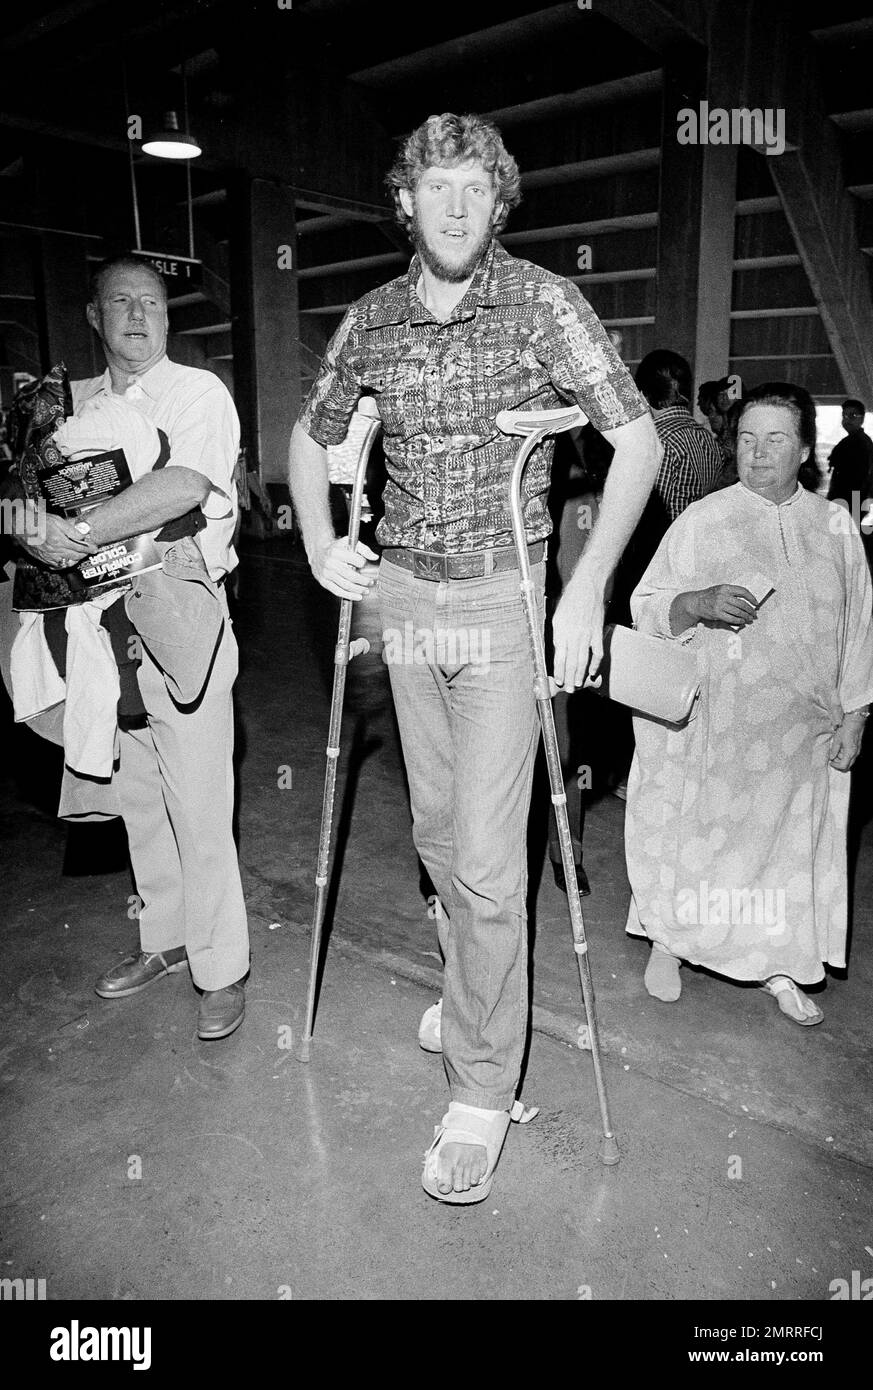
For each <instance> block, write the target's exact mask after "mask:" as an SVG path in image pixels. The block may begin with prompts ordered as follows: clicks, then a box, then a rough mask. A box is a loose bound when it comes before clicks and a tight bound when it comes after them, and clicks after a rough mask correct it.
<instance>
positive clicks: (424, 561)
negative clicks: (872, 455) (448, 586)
mask: <svg viewBox="0 0 873 1390" xmlns="http://www.w3.org/2000/svg"><path fill="white" fill-rule="evenodd" d="M412 572H413V574H414V575H415V577H416V578H417V579H432V580H436V579H445V577H446V557H445V555H427V554H422V553H421V552H420V551H414V552H413V556H412Z"/></svg>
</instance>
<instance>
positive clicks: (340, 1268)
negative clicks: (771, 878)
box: [0, 542, 873, 1301]
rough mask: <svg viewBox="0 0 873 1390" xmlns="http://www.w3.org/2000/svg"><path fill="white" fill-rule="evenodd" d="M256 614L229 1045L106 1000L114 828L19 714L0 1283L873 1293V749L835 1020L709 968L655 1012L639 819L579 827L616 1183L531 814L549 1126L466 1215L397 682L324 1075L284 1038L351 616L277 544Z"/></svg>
mask: <svg viewBox="0 0 873 1390" xmlns="http://www.w3.org/2000/svg"><path fill="white" fill-rule="evenodd" d="M236 614H237V618H236V621H237V631H238V635H239V637H240V641H241V645H242V648H243V653H244V667H243V673H242V676H241V680H240V685H239V687H238V691H239V699H238V706H239V716H240V718H239V725H240V733H239V745H240V746H239V754H240V756H239V780H240V801H239V805H240V814H239V830H240V852H241V861H242V864H243V872H244V880H245V886H246V893H247V900H248V903H249V909H250V922H251V929H252V953H253V964H252V976H251V981H250V984H249V988H248V1014H247V1019H246V1022H245V1024H244V1026H243V1028H242V1029H241V1030H240V1031H239V1032H238V1033H237V1034H236V1035H234V1037H232V1038H231V1039H229V1040H227V1041H226V1042H222V1043H219V1044H203V1043H200V1042H198V1041H197V1039H196V1036H195V1029H194V1024H195V1017H196V996H195V994H194V992H193V990H192V988H191V985H190V981H189V980H188V977H187V976H185V975H182V976H174V977H172V978H170V979H168V980H164V981H161V982H160V983H159V984H158V985H156V986H155V987H154V988H153V989H151V990H149V991H147V992H146V993H145V994H143V995H141V996H138V997H135V998H133V999H129V1000H125V1001H118V1002H116V1003H114V1004H113V1003H109V1002H106V1001H103V1000H100V999H98V998H97V996H96V995H94V994H93V992H92V985H93V980H94V978H95V977H96V974H97V973H98V971H99V970H100V969H101V968H103V967H104V966H105V965H106V964H107V962H108V961H111V960H112V958H113V955H117V956H120V955H122V954H123V953H124V952H125V951H127V950H129V949H131V947H132V945H133V943H134V941H135V925H134V923H133V922H132V921H130V920H129V919H128V916H127V911H128V899H129V897H130V895H131V894H132V893H133V891H134V890H133V886H132V884H131V881H130V877H129V874H128V872H127V871H126V869H125V868H124V843H123V836H122V835H121V834H120V833H119V831H118V827H117V826H116V827H114V828H106V827H103V828H96V829H94V828H90V829H86V828H78V829H76V830H75V831H73V832H70V833H69V834H68V832H67V830H66V828H65V827H64V826H62V825H60V824H59V823H58V822H57V821H56V820H55V819H54V818H53V805H52V797H53V794H54V787H55V786H56V782H57V776H58V772H59V769H58V766H57V757H56V756H55V755H54V754H53V752H52V750H51V749H50V748H48V747H47V746H46V745H43V744H41V743H40V742H39V741H38V740H36V739H34V737H33V736H32V735H30V734H29V733H27V732H26V731H22V730H20V729H19V730H10V728H9V725H8V715H7V712H6V710H5V707H4V711H3V720H4V725H5V727H4V744H5V746H6V747H7V749H9V750H10V752H9V755H8V758H7V761H6V764H5V768H4V772H3V774H2V775H0V819H2V829H3V841H4V849H3V865H4V874H3V905H2V940H3V950H4V956H3V958H4V970H3V982H2V1001H3V1009H4V1016H5V1018H6V1022H7V1027H6V1029H5V1030H4V1037H5V1042H4V1044H3V1047H2V1051H0V1064H2V1065H0V1085H2V1105H3V1116H4V1120H5V1123H4V1127H3V1128H4V1140H3V1148H4V1159H3V1166H2V1177H0V1203H2V1206H0V1211H2V1239H0V1262H2V1269H0V1274H2V1275H3V1276H5V1277H10V1278H13V1277H19V1276H20V1277H23V1278H25V1277H33V1278H40V1277H42V1278H45V1279H46V1281H47V1293H48V1297H49V1298H77V1299H79V1298H86V1299H91V1298H116V1299H136V1298H166V1299H170V1298H198V1299H239V1298H247V1299H251V1298H268V1299H269V1298H276V1297H277V1296H278V1294H279V1291H280V1290H281V1291H282V1292H283V1293H284V1294H285V1296H291V1297H293V1298H295V1299H386V1298H402V1299H469V1298H476V1299H489V1300H493V1299H548V1300H574V1299H578V1298H580V1297H589V1296H590V1297H593V1298H595V1299H666V1300H685V1299H697V1298H703V1299H715V1298H727V1299H732V1300H753V1301H755V1300H760V1301H767V1300H782V1299H805V1300H812V1301H822V1300H825V1299H827V1298H828V1286H829V1284H830V1282H831V1280H833V1279H835V1278H846V1279H851V1275H852V1271H853V1270H860V1271H861V1278H866V1277H868V1276H869V1275H870V1274H871V1273H873V1254H871V1246H873V1241H871V1235H873V1220H871V1217H873V1182H871V1165H873V1125H871V1117H870V1107H869V1099H870V1094H871V1086H870V1075H871V1048H870V1032H869V1026H868V1016H869V1005H868V1001H869V998H870V986H871V975H873V949H871V941H870V932H871V913H870V908H869V906H868V904H869V902H870V888H871V876H873V867H871V865H873V856H871V854H870V848H871V838H873V837H871V828H870V820H871V808H870V806H869V805H868V804H867V802H866V800H865V798H864V796H863V795H862V793H863V792H864V788H865V787H866V786H867V785H868V783H869V771H868V768H869V759H868V760H867V768H861V770H860V772H859V774H858V777H857V778H856V782H857V790H858V796H857V798H856V801H857V804H856V807H855V825H856V838H858V839H859V841H860V855H859V859H858V868H857V878H856V892H855V897H856V911H855V924H854V941H853V949H852V956H851V960H850V969H849V972H848V976H847V978H845V979H837V978H831V979H829V982H828V985H827V988H826V989H825V990H824V991H823V992H822V994H821V995H820V996H819V1002H820V1003H821V1004H822V1007H823V1008H824V1009H825V1013H826V1019H825V1023H824V1024H822V1025H821V1026H820V1027H818V1028H815V1029H809V1030H802V1029H799V1028H797V1027H795V1026H793V1025H791V1024H790V1023H788V1022H787V1021H786V1020H784V1019H782V1017H781V1016H780V1015H779V1014H778V1012H777V1010H776V1006H775V1002H774V1001H773V1000H770V999H768V998H766V997H765V996H764V995H763V994H761V993H760V992H759V991H756V990H752V989H742V988H738V987H736V986H733V985H730V984H729V983H727V982H725V981H721V980H717V979H714V978H712V977H710V976H707V975H706V974H705V973H704V972H701V971H690V970H686V971H683V996H682V1000H681V1001H680V1003H678V1004H676V1005H661V1004H656V1003H655V1001H653V1000H651V999H650V998H649V997H648V995H646V993H645V991H644V990H643V987H642V971H643V968H644V964H645V948H644V947H643V946H642V945H641V944H640V943H638V942H633V941H630V940H628V939H627V938H626V937H625V936H624V933H623V930H622V927H623V922H624V914H625V911H626V903H627V885H626V879H625V877H624V868H623V852H622V841H621V830H622V825H621V822H622V815H623V805H622V803H621V802H619V801H617V800H616V799H615V798H613V797H608V796H607V797H605V798H604V799H602V800H601V801H599V802H597V803H596V804H595V805H594V807H593V808H592V810H591V811H590V813H589V818H588V824H587V828H586V865H587V867H588V871H589V874H590V877H591V880H592V884H593V889H594V891H593V895H592V897H591V898H590V899H587V900H586V902H585V918H586V927H587V930H588V935H589V940H590V943H591V956H592V964H593V970H594V975H595V984H596V988H597V992H598V1005H599V1014H600V1021H601V1027H602V1033H603V1043H604V1047H605V1050H606V1070H607V1081H608V1085H609V1087H610V1092H611V1100H612V1105H613V1109H614V1112H615V1113H614V1117H615V1125H616V1129H617V1131H618V1133H619V1137H620V1142H621V1148H622V1154H623V1158H622V1162H621V1164H620V1165H619V1166H618V1167H617V1168H615V1169H611V1170H607V1169H604V1168H603V1167H602V1166H601V1165H600V1163H599V1161H598V1157H597V1133H598V1129H597V1106H596V1099H595V1095H594V1088H593V1083H592V1077H591V1065H590V1058H589V1056H588V1055H587V1054H586V1053H584V1052H582V1051H580V1050H579V1049H578V1047H577V1046H576V1045H575V1043H576V1032H577V1028H578V1025H579V1023H580V1022H581V1020H582V1012H581V1005H580V1002H579V990H578V981H577V978H576V972H575V963H574V959H573V953H572V950H571V948H570V945H569V925H568V921H567V915H566V908H565V900H564V898H563V897H562V895H560V894H559V893H558V892H557V890H556V889H555V888H554V886H553V884H552V880H551V875H550V874H549V873H547V874H546V875H544V876H542V875H541V857H542V838H541V836H540V835H538V833H537V830H536V827H537V826H538V825H540V824H541V817H540V818H537V819H536V820H535V821H534V827H535V829H534V834H533V844H532V861H533V864H534V867H535V873H534V883H533V886H532V907H533V911H534V920H535V931H534V936H535V948H534V955H533V978H534V1003H535V1008H534V1022H535V1032H534V1035H533V1042H532V1047H531V1053H530V1060H529V1066H528V1070H527V1075H526V1079H525V1084H524V1092H523V1095H524V1099H525V1101H526V1102H527V1103H528V1104H536V1105H539V1106H540V1107H541V1113H540V1115H539V1116H538V1118H537V1119H536V1120H535V1121H534V1122H533V1123H532V1124H531V1125H529V1126H525V1127H523V1128H521V1129H519V1128H518V1127H515V1126H513V1129H512V1132H511V1133H510V1136H509V1139H508V1141H507V1148H506V1151H505V1153H504V1157H503V1160H502V1161H501V1165H500V1169H499V1172H498V1177H497V1181H496V1183H495V1187H494V1191H493V1194H492V1197H491V1198H490V1199H489V1200H488V1201H487V1202H485V1203H484V1204H482V1205H480V1206H477V1207H471V1208H466V1209H457V1208H456V1209H451V1208H445V1207H442V1206H440V1205H439V1204H437V1203H435V1202H432V1201H430V1200H429V1199H428V1198H427V1197H426V1196H425V1195H424V1193H423V1192H422V1191H421V1188H420V1186H419V1173H420V1167H421V1156H422V1154H423V1151H424V1149H425V1147H426V1145H427V1142H428V1139H429V1136H430V1134H431V1132H432V1125H433V1124H434V1123H435V1122H436V1121H437V1120H438V1119H439V1117H440V1115H441V1114H442V1111H443V1108H444V1102H445V1099H446V1091H445V1083H444V1078H443V1072H442V1066H441V1063H440V1060H439V1058H435V1057H432V1056H428V1055H426V1054H424V1053H422V1052H420V1051H419V1049H418V1047H417V1045H416V1036H415V1035H416V1029H417V1024H418V1019H419V1016H420V1014H421V1012H422V1010H423V1008H424V1007H425V1006H426V1005H427V1004H428V1003H430V1002H432V1000H433V999H435V998H436V996H437V993H438V990H439V960H438V955H437V948H436V939H435V932H434V924H433V922H432V921H430V920H429V918H428V914H427V910H426V905H425V901H424V898H423V896H422V892H421V889H420V886H419V873H418V865H417V861H416V857H415V854H414V852H413V850H412V845H411V839H410V833H409V815H408V809H407V804H406V797H405V791H404V785H403V776H402V768H401V764H400V760H399V753H398V749H397V745H396V740H395V737H394V732H393V725H392V721H391V718H390V712H389V710H388V709H387V707H386V706H385V702H384V699H383V698H382V694H383V691H382V682H381V679H380V677H379V675H378V673H377V675H376V677H375V678H367V677H359V678H358V679H357V680H356V682H355V683H354V686H353V688H352V690H351V692H350V694H351V700H350V706H351V707H350V711H349V718H348V721H347V730H346V736H345V744H344V758H343V772H344V785H345V787H346V795H345V797H344V813H343V814H342V815H341V817H340V826H339V835H338V859H339V861H340V863H341V867H342V873H341V876H340V879H339V890H338V893H337V895H336V903H335V914H334V922H335V925H334V930H333V933H332V937H331V943H330V949H329V952H328V957H327V963H326V969H325V976H324V983H323V989H322V996H321V1008H320V1012H319V1016H318V1022H317V1029H316V1040H315V1044H314V1048H313V1059H312V1061H311V1063H310V1065H309V1066H308V1067H303V1066H301V1065H300V1064H299V1063H298V1062H297V1061H296V1060H295V1058H294V1054H293V1050H292V1048H291V1047H289V1046H288V1044H289V1043H290V1044H292V1045H293V1043H294V1042H295V1041H296V1038H297V1036H298V1032H299V1029H300V1025H301V1021H302V1011H303V1006H304V1002H305V987H306V970H307V958H308V940H307V937H308V924H309V918H310V913H311V903H312V879H313V875H314V851H315V845H316V842H317V835H318V815H319V809H320V801H321V787H322V777H323V749H324V741H325V734H326V712H327V705H328V699H329V678H330V669H329V668H330V652H331V645H332V641H333V636H334V631H335V627H334V619H333V616H332V604H331V601H330V599H329V598H328V597H327V596H325V595H322V594H321V593H320V592H318V591H317V590H316V589H315V587H314V585H313V584H312V583H311V581H310V579H309V577H308V573H307V571H306V570H305V567H304V565H303V564H302V563H301V561H300V558H299V556H298V555H297V554H296V553H295V552H294V551H293V550H292V549H291V548H290V546H289V545H288V543H287V542H285V543H283V544H282V545H275V544H274V545H263V546H261V547H260V548H259V552H258V553H255V551H254V550H252V551H251V552H250V553H249V555H248V556H247V558H246V561H245V564H244V568H243V575H242V584H241V592H240V598H239V601H238V604H237V609H236ZM283 768H286V769H290V770H291V773H292V776H291V778H290V781H291V786H290V787H288V786H286V787H283V788H280V786H279V782H280V780H281V781H283V782H287V781H288V780H289V778H288V777H287V775H284V776H282V775H281V769H283ZM137 1160H139V1163H137ZM139 1172H141V1176H136V1175H137V1173H139ZM483 1255H484V1258H483Z"/></svg>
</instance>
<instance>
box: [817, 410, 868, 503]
mask: <svg viewBox="0 0 873 1390" xmlns="http://www.w3.org/2000/svg"><path fill="white" fill-rule="evenodd" d="M866 413H867V411H866V408H865V406H864V403H863V401H858V400H854V399H850V400H847V401H843V421H842V423H843V429H844V430H845V431H846V437H845V439H841V440H840V441H839V443H838V444H835V445H834V447H833V449H832V450H831V457H830V465H831V476H830V483H829V485H828V501H829V502H845V503H846V505H847V506H848V508H849V510H850V511H851V512H852V515H853V516H855V517H857V516H858V515H860V506H861V503H863V502H865V501H867V499H868V498H870V497H873V439H871V438H870V436H869V434H868V433H867V431H866V430H865V429H864V417H865V415H866ZM853 504H854V506H853Z"/></svg>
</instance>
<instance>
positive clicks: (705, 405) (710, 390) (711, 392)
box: [697, 381, 721, 415]
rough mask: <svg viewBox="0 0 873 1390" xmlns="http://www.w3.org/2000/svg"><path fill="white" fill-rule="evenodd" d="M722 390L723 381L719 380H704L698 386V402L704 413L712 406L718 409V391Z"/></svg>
mask: <svg viewBox="0 0 873 1390" xmlns="http://www.w3.org/2000/svg"><path fill="white" fill-rule="evenodd" d="M720 390H721V382H719V381H703V382H701V384H700V386H698V388H697V404H698V406H699V408H700V409H701V410H702V411H703V413H704V415H705V414H706V412H707V411H708V410H709V408H710V406H712V408H713V409H715V410H717V409H718V393H719V391H720Z"/></svg>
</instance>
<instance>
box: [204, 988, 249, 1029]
mask: <svg viewBox="0 0 873 1390" xmlns="http://www.w3.org/2000/svg"><path fill="white" fill-rule="evenodd" d="M245 1012H246V987H245V984H244V983H243V981H242V980H237V982H236V984H235V985H227V986H226V987H225V988H224V989H205V990H204V991H203V997H202V999H201V1000H200V1013H199V1014H198V1017H197V1036H198V1038H202V1039H203V1041H204V1042H210V1041H211V1040H212V1039H213V1038H226V1037H227V1036H228V1035H229V1034H230V1033H233V1032H234V1031H235V1030H236V1029H237V1028H238V1027H239V1026H240V1024H241V1023H242V1021H243V1019H244V1018H245Z"/></svg>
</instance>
